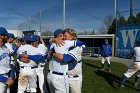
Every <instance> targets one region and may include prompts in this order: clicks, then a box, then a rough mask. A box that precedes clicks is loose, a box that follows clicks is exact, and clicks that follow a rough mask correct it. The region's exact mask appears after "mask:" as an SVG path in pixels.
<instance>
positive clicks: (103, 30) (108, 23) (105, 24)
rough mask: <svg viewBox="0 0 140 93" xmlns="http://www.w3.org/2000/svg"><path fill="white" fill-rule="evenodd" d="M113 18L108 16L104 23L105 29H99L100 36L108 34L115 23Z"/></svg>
mask: <svg viewBox="0 0 140 93" xmlns="http://www.w3.org/2000/svg"><path fill="white" fill-rule="evenodd" d="M113 19H114V18H113V16H112V15H109V16H106V17H105V19H104V21H103V24H104V25H103V27H101V28H99V33H100V34H107V32H108V30H109V28H110V26H111V24H112V22H113Z"/></svg>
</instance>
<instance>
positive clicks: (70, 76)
mask: <svg viewBox="0 0 140 93" xmlns="http://www.w3.org/2000/svg"><path fill="white" fill-rule="evenodd" d="M68 77H69V78H77V77H79V76H78V75H75V76H68Z"/></svg>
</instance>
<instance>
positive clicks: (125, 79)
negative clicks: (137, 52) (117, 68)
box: [121, 75, 128, 85]
mask: <svg viewBox="0 0 140 93" xmlns="http://www.w3.org/2000/svg"><path fill="white" fill-rule="evenodd" d="M127 80H128V78H127V77H126V76H125V75H124V76H123V78H122V81H121V85H124V83H125V81H127Z"/></svg>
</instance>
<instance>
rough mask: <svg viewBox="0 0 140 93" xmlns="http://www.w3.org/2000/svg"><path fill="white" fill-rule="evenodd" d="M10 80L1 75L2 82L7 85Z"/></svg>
mask: <svg viewBox="0 0 140 93" xmlns="http://www.w3.org/2000/svg"><path fill="white" fill-rule="evenodd" d="M7 80H8V78H6V77H4V76H3V75H1V74H0V82H3V83H5V82H6V81H7Z"/></svg>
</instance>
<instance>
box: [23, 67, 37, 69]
mask: <svg viewBox="0 0 140 93" xmlns="http://www.w3.org/2000/svg"><path fill="white" fill-rule="evenodd" d="M20 68H24V66H20ZM30 68H31V69H34V68H36V66H34V67H30Z"/></svg>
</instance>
